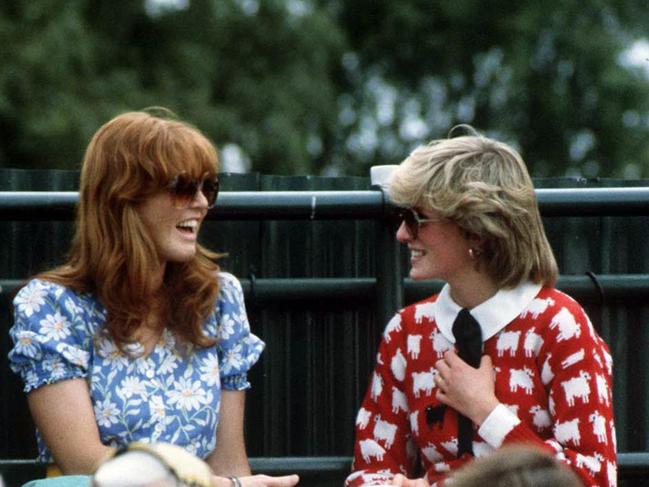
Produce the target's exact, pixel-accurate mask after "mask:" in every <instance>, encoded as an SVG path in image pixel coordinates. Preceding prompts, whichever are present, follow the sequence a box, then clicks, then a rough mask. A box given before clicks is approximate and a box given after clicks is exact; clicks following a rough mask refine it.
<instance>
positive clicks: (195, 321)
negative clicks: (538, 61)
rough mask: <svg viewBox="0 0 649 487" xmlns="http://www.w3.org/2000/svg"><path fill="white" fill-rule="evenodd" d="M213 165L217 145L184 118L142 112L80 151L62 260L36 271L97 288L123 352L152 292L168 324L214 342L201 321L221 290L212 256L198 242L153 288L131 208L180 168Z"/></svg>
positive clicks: (149, 258)
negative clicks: (72, 222)
mask: <svg viewBox="0 0 649 487" xmlns="http://www.w3.org/2000/svg"><path fill="white" fill-rule="evenodd" d="M217 171H218V157H217V152H216V148H215V147H214V145H213V144H212V143H211V142H210V141H209V140H208V139H207V137H205V136H204V135H203V134H202V133H201V132H200V131H199V130H198V129H196V128H194V127H192V126H190V125H189V124H187V123H184V122H180V121H178V120H172V119H168V118H163V117H161V116H156V115H152V114H150V113H146V112H129V113H124V114H122V115H119V116H117V117H115V118H113V119H112V120H110V121H109V122H107V123H106V124H105V125H103V126H102V127H100V128H99V130H97V132H96V133H95V135H94V136H93V138H92V140H91V141H90V144H89V145H88V148H87V149H86V154H85V157H84V161H83V167H82V170H81V182H80V188H79V205H78V208H77V216H76V227H75V234H74V238H73V241H72V246H71V248H70V251H69V256H68V259H67V263H66V264H65V265H63V266H61V267H58V268H56V269H53V270H50V271H48V272H45V273H43V274H41V275H40V276H38V277H40V278H42V279H46V280H49V281H53V282H56V283H59V284H62V285H64V286H68V287H70V288H72V289H75V290H77V291H79V292H91V293H93V294H95V295H96V297H97V298H98V299H99V301H100V302H101V304H102V305H104V307H105V308H106V310H107V312H108V314H107V320H106V326H107V329H108V332H109V333H110V335H111V337H112V338H113V340H115V342H116V344H117V345H118V346H119V348H120V349H122V350H124V345H125V344H127V343H128V342H130V341H132V340H133V335H134V332H135V331H136V330H137V329H138V327H139V326H140V325H141V323H142V321H143V319H144V318H145V317H146V316H147V314H148V311H149V309H150V307H151V302H152V300H153V298H154V297H156V296H157V297H160V298H162V299H160V301H161V302H162V303H163V306H164V307H163V309H162V310H161V313H162V318H163V320H164V324H165V325H166V326H167V328H169V329H171V330H173V331H174V332H175V333H176V334H177V336H178V337H179V338H181V339H184V340H185V341H187V342H191V343H193V344H195V345H199V346H208V345H211V344H213V343H214V342H215V341H214V340H213V339H210V338H208V337H206V336H205V335H204V333H203V329H202V327H203V323H204V321H205V319H206V318H207V316H208V315H209V313H210V312H211V311H212V309H213V306H214V303H215V300H216V296H217V295H218V291H219V285H218V280H217V278H216V273H217V271H218V266H217V265H216V264H215V263H214V262H213V259H215V258H216V257H218V255H217V254H215V253H213V252H210V251H209V250H207V249H205V248H204V247H202V246H200V245H198V246H197V253H196V256H195V257H194V259H192V260H191V261H188V262H182V263H174V262H171V263H168V264H167V266H166V270H165V275H164V283H163V287H162V290H161V291H158V290H156V289H155V286H156V283H155V282H154V280H153V273H152V270H153V269H155V267H156V265H157V263H158V260H157V259H158V258H157V252H156V249H155V245H154V243H153V241H152V240H151V239H150V237H149V235H148V233H147V231H146V229H145V227H144V225H143V223H142V221H141V219H140V217H139V215H138V213H137V211H136V206H137V204H138V203H140V202H141V201H143V200H144V199H145V198H146V197H147V196H149V195H151V194H153V193H155V192H157V191H160V190H161V189H162V188H165V187H166V186H167V185H168V184H169V182H170V181H171V180H172V179H173V178H174V177H175V176H177V175H178V174H180V173H185V174H188V175H189V176H190V177H194V178H201V177H202V176H203V175H205V174H206V173H207V175H209V176H211V177H216V174H217ZM156 292H161V293H162V296H160V295H159V294H156ZM172 297H173V302H174V306H173V307H171V306H169V303H170V302H172V299H171V298H172Z"/></svg>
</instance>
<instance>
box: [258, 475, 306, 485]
mask: <svg viewBox="0 0 649 487" xmlns="http://www.w3.org/2000/svg"><path fill="white" fill-rule="evenodd" d="M268 478H269V479H270V481H269V482H268V484H266V485H267V486H268V487H292V486H293V485H297V483H298V482H299V481H300V477H298V476H297V475H285V476H283V477H268Z"/></svg>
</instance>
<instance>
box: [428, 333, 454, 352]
mask: <svg viewBox="0 0 649 487" xmlns="http://www.w3.org/2000/svg"><path fill="white" fill-rule="evenodd" d="M430 339H431V341H432V343H433V350H434V351H435V353H436V354H437V356H438V357H441V356H442V355H444V352H446V351H447V350H449V349H450V348H451V346H452V345H451V342H449V341H448V340H447V339H446V337H444V335H442V334H441V333H440V332H439V331H437V330H433V332H432V333H431V334H430Z"/></svg>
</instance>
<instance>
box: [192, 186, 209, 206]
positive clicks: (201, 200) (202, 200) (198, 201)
mask: <svg viewBox="0 0 649 487" xmlns="http://www.w3.org/2000/svg"><path fill="white" fill-rule="evenodd" d="M190 206H192V207H194V208H196V207H198V208H207V207H208V201H207V198H206V197H205V194H204V193H203V189H202V188H201V189H199V190H198V191H196V194H194V199H193V200H192V202H191V205H190Z"/></svg>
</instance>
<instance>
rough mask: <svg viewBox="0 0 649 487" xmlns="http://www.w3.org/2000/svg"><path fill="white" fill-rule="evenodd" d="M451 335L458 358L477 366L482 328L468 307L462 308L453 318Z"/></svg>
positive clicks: (480, 352)
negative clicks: (453, 338)
mask: <svg viewBox="0 0 649 487" xmlns="http://www.w3.org/2000/svg"><path fill="white" fill-rule="evenodd" d="M453 336H454V337H455V345H456V347H457V351H458V355H459V356H460V358H461V359H462V360H464V361H465V362H466V363H468V364H469V365H471V366H472V367H476V368H477V367H479V366H480V356H481V355H482V330H481V329H480V324H479V323H478V322H477V321H476V319H475V318H474V317H473V316H472V315H471V313H469V310H468V309H466V308H463V309H462V310H461V311H460V312H459V313H458V315H457V318H455V321H454V322H453Z"/></svg>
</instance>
